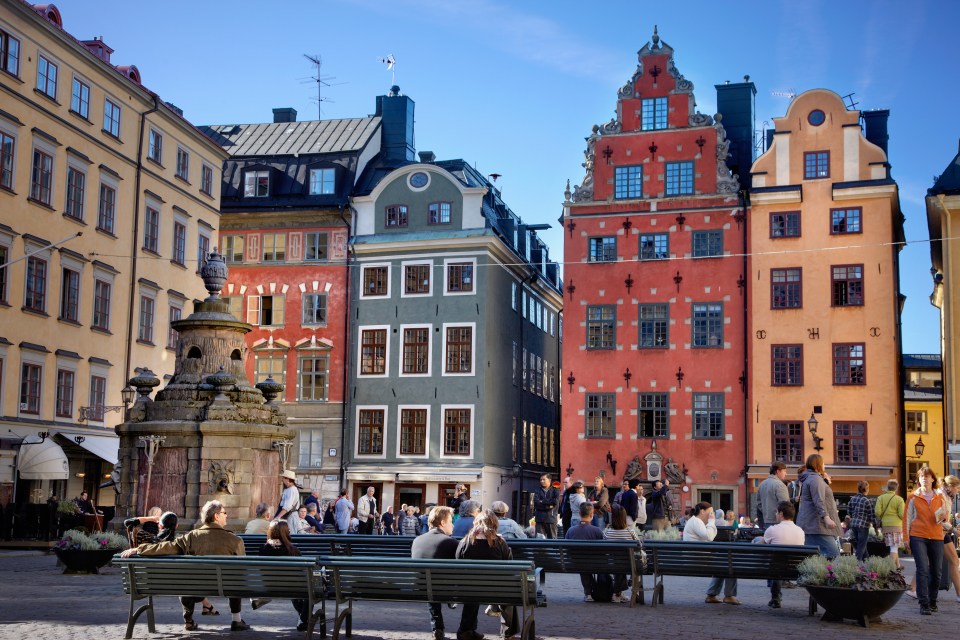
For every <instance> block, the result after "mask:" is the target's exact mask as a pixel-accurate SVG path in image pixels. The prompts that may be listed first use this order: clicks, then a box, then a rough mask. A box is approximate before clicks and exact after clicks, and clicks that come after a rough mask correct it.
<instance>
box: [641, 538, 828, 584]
mask: <svg viewBox="0 0 960 640" xmlns="http://www.w3.org/2000/svg"><path fill="white" fill-rule="evenodd" d="M644 549H645V550H646V552H647V554H648V555H650V556H651V557H652V563H653V570H654V573H656V574H659V575H670V576H697V577H712V576H721V577H737V578H744V579H751V578H756V579H762V578H776V579H781V580H795V579H796V578H797V577H798V572H797V567H798V566H799V565H800V563H801V562H803V561H804V560H805V559H806V558H808V557H809V556H812V555H816V554H817V553H818V551H817V547H813V546H802V547H801V546H791V545H774V544H749V543H737V542H675V541H670V542H668V541H662V540H650V541H647V542H646V543H645V544H644Z"/></svg>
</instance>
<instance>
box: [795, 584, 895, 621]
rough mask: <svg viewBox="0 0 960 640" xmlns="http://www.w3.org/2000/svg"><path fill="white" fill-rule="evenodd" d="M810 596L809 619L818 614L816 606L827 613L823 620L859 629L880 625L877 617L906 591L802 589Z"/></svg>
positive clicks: (840, 588) (810, 587)
mask: <svg viewBox="0 0 960 640" xmlns="http://www.w3.org/2000/svg"><path fill="white" fill-rule="evenodd" d="M805 588H806V590H807V593H809V594H810V615H814V614H815V613H816V612H817V605H820V606H821V607H823V608H824V609H825V610H826V613H825V614H823V618H821V619H822V620H830V621H840V620H856V621H857V622H858V623H859V624H860V626H861V627H869V626H870V623H871V622H879V621H880V616H881V615H883V614H884V613H886V612H887V611H889V610H890V609H892V608H893V605H895V604H897V602H899V601H900V598H901V597H902V596H903V592H904V591H906V589H890V590H885V591H857V590H854V589H846V588H843V587H814V586H810V585H806V586H805Z"/></svg>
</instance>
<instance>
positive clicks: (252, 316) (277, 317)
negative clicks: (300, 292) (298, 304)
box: [247, 295, 284, 327]
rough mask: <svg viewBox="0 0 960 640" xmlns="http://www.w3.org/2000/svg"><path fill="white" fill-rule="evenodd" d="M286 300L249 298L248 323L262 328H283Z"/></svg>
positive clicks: (273, 297) (280, 296) (269, 297)
mask: <svg viewBox="0 0 960 640" xmlns="http://www.w3.org/2000/svg"><path fill="white" fill-rule="evenodd" d="M283 307H284V299H283V296H282V295H279V296H249V297H247V322H249V323H250V324H256V325H260V326H261V327H281V326H283Z"/></svg>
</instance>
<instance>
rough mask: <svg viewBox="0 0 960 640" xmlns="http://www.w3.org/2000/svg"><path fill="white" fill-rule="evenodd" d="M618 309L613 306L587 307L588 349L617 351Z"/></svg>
mask: <svg viewBox="0 0 960 640" xmlns="http://www.w3.org/2000/svg"><path fill="white" fill-rule="evenodd" d="M616 343H617V316H616V307H614V306H613V305H612V304H604V305H593V306H589V307H587V349H615V348H616Z"/></svg>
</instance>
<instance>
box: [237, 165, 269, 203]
mask: <svg viewBox="0 0 960 640" xmlns="http://www.w3.org/2000/svg"><path fill="white" fill-rule="evenodd" d="M269 195H270V172H269V171H247V172H246V173H244V174H243V197H244V198H266V197H267V196H269Z"/></svg>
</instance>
